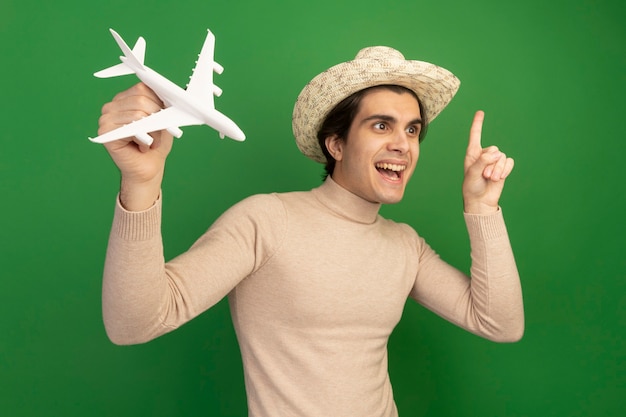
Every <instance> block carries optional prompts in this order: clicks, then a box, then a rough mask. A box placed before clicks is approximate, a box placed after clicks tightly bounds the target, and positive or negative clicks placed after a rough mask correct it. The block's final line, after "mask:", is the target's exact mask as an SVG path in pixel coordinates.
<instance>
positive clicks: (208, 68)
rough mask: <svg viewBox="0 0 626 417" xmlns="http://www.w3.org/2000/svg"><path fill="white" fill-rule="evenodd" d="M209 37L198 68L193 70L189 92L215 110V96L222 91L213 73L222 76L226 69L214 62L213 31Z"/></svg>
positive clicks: (205, 42)
mask: <svg viewBox="0 0 626 417" xmlns="http://www.w3.org/2000/svg"><path fill="white" fill-rule="evenodd" d="M207 32H208V33H207V37H206V39H205V40H204V45H202V50H201V51H200V55H198V61H196V67H195V68H194V69H193V73H192V75H191V79H190V81H189V84H187V92H188V93H189V94H191V95H193V96H194V97H196V99H198V100H200V101H201V102H202V103H204V104H205V105H206V106H207V107H209V108H212V109H214V108H215V104H214V101H213V96H214V95H216V96H219V95H220V94H222V90H221V89H220V88H219V87H218V86H216V85H215V84H213V71H215V72H217V73H218V74H221V73H222V71H224V68H223V67H222V66H221V65H220V64H218V63H217V62H215V61H214V59H213V54H214V51H215V36H214V35H213V33H211V31H210V30H209V31H207Z"/></svg>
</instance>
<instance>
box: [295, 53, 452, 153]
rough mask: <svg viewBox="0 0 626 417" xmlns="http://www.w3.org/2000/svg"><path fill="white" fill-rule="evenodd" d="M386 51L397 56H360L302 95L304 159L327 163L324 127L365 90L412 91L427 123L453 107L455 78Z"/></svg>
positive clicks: (299, 130) (299, 116) (298, 125)
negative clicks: (347, 101)
mask: <svg viewBox="0 0 626 417" xmlns="http://www.w3.org/2000/svg"><path fill="white" fill-rule="evenodd" d="M374 48H385V47H374ZM385 49H389V50H391V51H393V52H395V53H396V54H397V55H395V56H393V57H391V58H387V59H381V58H380V57H377V58H360V59H359V55H357V59H354V60H353V61H349V62H344V63H341V64H338V65H335V66H333V67H331V68H329V69H328V70H326V71H324V72H323V73H321V74H319V75H318V76H316V77H315V78H313V79H312V80H311V81H310V82H309V83H308V84H307V85H306V86H305V87H304V89H303V90H302V91H301V92H300V94H299V96H298V99H297V101H296V104H295V106H294V111H293V119H292V127H293V133H294V136H295V139H296V144H297V146H298V148H299V149H300V151H301V152H302V153H303V154H304V155H306V156H307V157H309V158H311V159H313V160H314V161H316V162H320V163H325V162H326V157H325V156H324V154H323V152H322V150H321V149H320V146H319V143H318V140H317V133H318V131H319V129H320V128H321V126H322V123H323V122H324V120H325V119H326V117H327V116H328V113H330V111H331V110H332V109H333V108H334V107H335V106H336V105H337V104H339V102H341V101H342V100H343V99H345V98H346V97H348V96H350V95H351V94H353V93H356V92H357V91H360V90H363V89H365V88H369V87H374V86H377V85H386V84H387V85H389V84H391V85H400V86H403V87H406V88H408V89H410V90H412V91H413V92H415V94H416V95H417V97H418V98H419V99H420V101H421V104H422V108H423V110H424V113H425V114H424V115H423V116H424V117H425V119H426V121H427V123H430V122H432V121H433V120H434V119H435V118H436V117H437V115H439V113H441V111H442V110H443V109H444V108H445V107H446V106H447V105H448V103H450V101H451V100H452V98H453V97H454V95H455V94H456V92H457V91H458V89H459V86H460V81H459V79H458V78H457V77H456V76H455V75H454V74H452V73H451V72H450V71H448V70H446V69H444V68H442V67H439V66H437V65H434V64H431V63H428V62H423V61H409V60H405V59H404V57H402V55H401V54H400V53H399V52H397V51H395V50H393V49H391V48H385ZM398 56H399V57H401V58H399V59H398Z"/></svg>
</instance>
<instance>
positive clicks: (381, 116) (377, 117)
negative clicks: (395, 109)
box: [362, 114, 424, 126]
mask: <svg viewBox="0 0 626 417" xmlns="http://www.w3.org/2000/svg"><path fill="white" fill-rule="evenodd" d="M371 120H383V121H385V122H393V123H396V122H397V121H398V120H397V119H396V118H395V117H393V116H389V115H387V114H373V115H371V116H369V117H366V118H365V119H363V121H362V122H363V123H366V122H369V121H371ZM423 124H424V122H423V120H422V119H421V118H420V117H418V118H416V119H413V120H411V121H410V122H409V123H408V125H420V126H421V125H423Z"/></svg>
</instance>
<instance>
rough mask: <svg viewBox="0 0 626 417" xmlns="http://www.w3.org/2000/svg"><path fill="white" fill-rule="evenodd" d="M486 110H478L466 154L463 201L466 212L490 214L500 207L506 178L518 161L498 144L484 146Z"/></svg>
mask: <svg viewBox="0 0 626 417" xmlns="http://www.w3.org/2000/svg"><path fill="white" fill-rule="evenodd" d="M484 118H485V113H484V112H483V111H477V112H476V114H475V115H474V121H473V122H472V127H471V128H470V134H469V144H468V146H467V152H466V154H465V164H464V165H465V166H464V168H465V169H464V171H465V177H464V180H463V202H464V210H465V212H466V213H474V214H488V213H492V212H494V211H497V210H498V201H499V200H500V195H501V194H502V189H503V188H504V182H505V180H506V178H507V177H508V176H509V174H510V173H511V171H512V170H513V165H514V161H513V159H512V158H508V157H507V156H506V155H505V154H504V153H503V152H502V151H500V150H499V149H498V147H496V146H489V147H486V148H483V147H482V145H481V136H482V127H483V120H484Z"/></svg>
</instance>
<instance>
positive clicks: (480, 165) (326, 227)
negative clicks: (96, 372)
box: [99, 47, 524, 417]
mask: <svg viewBox="0 0 626 417" xmlns="http://www.w3.org/2000/svg"><path fill="white" fill-rule="evenodd" d="M458 86H459V82H458V80H457V78H456V77H455V76H454V75H452V74H451V73H450V72H448V71H446V70H444V69H443V68H440V67H437V66H435V65H432V64H429V63H425V62H420V61H407V60H405V59H404V57H403V56H402V55H401V54H400V53H399V52H398V51H396V50H394V49H391V48H386V47H373V48H366V49H364V50H361V51H360V52H359V54H358V55H357V56H356V58H355V60H353V61H350V62H346V63H342V64H339V65H336V66H334V67H332V68H330V69H329V70H327V71H325V72H324V73H322V74H320V75H318V76H317V77H315V78H314V79H313V80H312V81H311V82H310V83H309V84H308V85H307V86H306V87H305V88H304V90H303V91H302V92H301V94H300V96H299V97H298V100H297V102H296V105H295V109H294V115H293V128H294V134H295V137H296V142H297V144H298V147H299V148H300V149H301V151H302V152H303V153H304V154H305V155H306V156H308V157H310V158H312V159H313V160H315V161H318V162H322V163H325V164H326V170H327V172H328V173H329V176H328V177H327V178H326V180H325V181H324V183H323V184H322V185H321V186H320V187H318V188H315V189H313V190H311V191H308V192H292V193H283V194H268V195H256V196H252V197H249V198H247V199H245V200H243V201H242V202H240V203H238V204H236V205H235V206H233V207H232V208H230V209H229V210H227V211H226V212H225V213H224V214H223V215H222V216H220V218H219V219H218V220H217V221H216V222H215V223H214V224H213V225H212V226H211V228H210V229H209V230H208V231H207V232H206V233H205V234H203V235H202V236H201V237H200V238H199V240H198V241H197V242H196V243H195V244H194V245H193V246H192V247H191V248H190V249H189V250H188V251H187V252H185V253H183V254H181V255H180V256H178V257H176V258H175V259H173V260H171V261H169V262H167V263H166V262H164V260H163V248H162V241H161V234H160V221H161V200H160V185H161V179H162V177H163V172H164V166H165V159H166V157H167V154H168V153H169V151H170V149H171V146H172V139H171V136H169V135H168V134H167V133H166V132H158V133H156V134H154V136H155V141H154V143H153V145H152V146H151V147H150V148H147V147H146V146H145V145H143V144H141V143H139V142H134V141H133V139H132V138H129V139H127V140H120V141H117V142H112V143H109V144H107V145H105V146H106V147H107V150H108V151H109V152H110V154H111V156H112V157H113V159H114V161H115V163H116V164H117V166H118V167H119V169H120V171H121V173H122V182H121V190H120V195H119V200H118V204H117V208H116V211H115V218H114V223H113V227H112V231H111V235H110V241H109V246H108V250H107V259H106V265H105V271H104V284H103V309H104V321H105V326H106V329H107V333H108V335H109V337H110V338H111V340H112V341H113V342H114V343H118V344H131V343H142V342H146V341H148V340H151V339H153V338H155V337H158V336H159V335H162V334H164V333H166V332H169V331H171V330H173V329H175V328H177V327H179V326H180V325H182V324H184V323H185V322H187V321H188V320H190V319H192V318H193V317H195V316H197V315H198V314H200V313H202V312H203V311H205V310H207V309H208V308H210V307H211V306H213V305H214V304H215V303H217V302H218V301H219V300H220V299H222V298H223V297H224V296H228V299H229V303H230V308H231V314H232V319H233V323H234V327H235V330H236V332H237V337H238V340H239V344H240V348H241V354H242V358H243V364H244V370H245V382H246V391H247V396H248V406H249V415H250V416H252V417H260V416H296V415H297V416H359V417H363V416H397V409H396V406H395V404H394V400H393V395H392V389H391V383H390V380H389V376H388V373H387V341H388V339H389V335H390V334H391V331H392V330H393V328H394V327H395V325H396V324H397V323H398V321H399V320H400V317H401V314H402V310H403V307H404V304H405V301H406V299H407V297H411V298H413V299H415V300H416V301H417V302H419V303H421V304H423V305H424V306H426V307H427V308H429V309H431V310H433V311H434V312H436V313H437V314H439V315H441V316H442V317H444V318H445V319H447V320H449V321H451V322H453V323H455V324H457V325H459V326H461V327H463V328H465V329H467V330H468V331H471V332H473V333H475V334H478V335H480V336H483V337H486V338H488V339H491V340H495V341H500V342H512V341H516V340H518V339H519V338H521V336H522V333H523V328H524V316H523V306H522V295H521V288H520V282H519V277H518V273H517V269H516V266H515V261H514V258H513V253H512V250H511V247H510V243H509V239H508V236H507V232H506V227H505V224H504V221H503V217H502V212H501V210H500V209H499V206H498V200H499V197H500V194H501V192H502V187H503V184H504V180H505V178H506V177H507V176H508V175H509V173H510V172H511V170H512V168H513V161H512V160H511V159H510V158H507V157H506V155H504V154H503V153H502V152H500V151H499V150H498V149H497V148H495V147H489V148H484V149H483V148H482V147H481V144H480V135H481V126H482V118H483V114H482V112H478V113H477V114H476V116H475V119H474V123H473V125H472V127H471V131H470V140H469V146H468V149H467V154H466V157H465V179H464V183H463V199H464V209H465V214H464V216H465V220H466V223H467V227H468V231H469V236H470V243H471V247H472V267H471V279H470V277H468V276H466V275H465V274H463V273H461V272H460V271H458V270H457V269H455V268H453V267H452V266H450V265H448V264H447V263H445V262H444V261H443V260H441V259H440V258H439V257H438V256H437V254H436V253H435V252H434V251H433V250H432V249H431V248H430V247H429V246H428V245H427V244H426V242H425V241H424V240H423V239H422V238H420V237H419V236H418V235H417V233H416V232H415V231H414V230H413V229H412V228H411V227H410V226H408V225H405V224H399V223H395V222H393V221H391V220H387V219H384V218H382V217H381V216H380V215H379V214H378V211H379V209H380V206H381V204H391V203H396V202H399V201H400V200H401V199H402V196H403V194H404V190H405V187H406V184H407V183H408V181H409V179H410V177H411V175H412V174H413V171H414V169H415V165H416V163H417V160H418V157H419V142H420V140H421V139H422V138H423V136H424V134H425V131H426V127H427V126H428V124H429V123H430V122H432V120H433V119H434V118H435V117H436V116H437V115H438V114H439V112H441V110H442V109H443V108H444V107H445V106H446V105H447V104H448V103H449V101H450V100H451V99H452V97H453V96H454V94H455V93H456V91H457V89H458ZM161 105H162V104H161V102H160V100H159V99H158V97H156V96H155V95H154V93H153V92H151V91H150V90H148V89H147V88H146V87H145V86H143V85H142V84H139V85H137V86H135V87H133V88H131V89H130V90H127V91H125V92H122V93H120V94H119V95H118V96H116V97H115V99H114V100H113V101H112V102H111V103H108V104H106V105H105V106H104V107H103V115H102V117H101V118H100V131H99V133H104V132H106V131H108V130H111V129H113V128H115V127H118V126H119V125H121V124H126V123H128V122H129V121H131V120H133V119H136V118H138V117H141V116H143V115H146V114H149V113H152V112H154V111H157V110H158V109H159V108H160V107H161Z"/></svg>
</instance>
